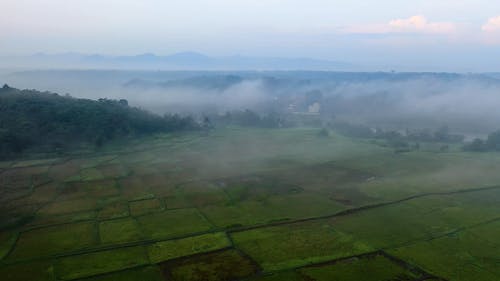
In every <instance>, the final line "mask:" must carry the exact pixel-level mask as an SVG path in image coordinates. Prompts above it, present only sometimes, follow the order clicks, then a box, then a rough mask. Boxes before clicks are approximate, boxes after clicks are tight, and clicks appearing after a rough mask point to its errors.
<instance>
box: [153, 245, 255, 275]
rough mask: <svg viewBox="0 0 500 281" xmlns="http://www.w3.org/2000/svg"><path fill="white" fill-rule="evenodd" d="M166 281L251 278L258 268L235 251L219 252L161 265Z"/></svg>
mask: <svg viewBox="0 0 500 281" xmlns="http://www.w3.org/2000/svg"><path fill="white" fill-rule="evenodd" d="M162 268H163V272H164V274H165V276H166V277H167V280H175V281H180V280H183V281H189V280H192V281H197V280H206V281H218V280H237V279H240V278H244V277H248V276H251V275H253V274H255V273H257V272H258V270H259V268H258V267H257V265H255V264H254V263H253V261H252V260H250V259H248V258H247V257H245V256H243V255H242V254H241V253H239V252H238V251H235V250H226V251H219V252H214V253H210V254H204V255H199V256H195V257H191V258H187V259H181V260H177V261H173V262H167V263H164V264H162Z"/></svg>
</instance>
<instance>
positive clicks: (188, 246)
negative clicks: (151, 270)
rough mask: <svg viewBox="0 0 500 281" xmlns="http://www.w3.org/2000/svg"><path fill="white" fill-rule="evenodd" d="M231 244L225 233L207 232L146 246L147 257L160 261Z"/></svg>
mask: <svg viewBox="0 0 500 281" xmlns="http://www.w3.org/2000/svg"><path fill="white" fill-rule="evenodd" d="M230 246H231V241H229V239H228V237H227V236H226V234H225V233H222V232H217V233H209V234H203V235H199V236H193V237H188V238H182V239H175V240H168V241H163V242H157V243H154V244H152V245H150V246H149V247H148V253H149V259H150V261H151V262H152V263H160V262H164V261H168V260H171V259H175V258H179V257H183V256H190V255H194V254H199V253H206V252H210V251H215V250H219V249H223V248H227V247H230Z"/></svg>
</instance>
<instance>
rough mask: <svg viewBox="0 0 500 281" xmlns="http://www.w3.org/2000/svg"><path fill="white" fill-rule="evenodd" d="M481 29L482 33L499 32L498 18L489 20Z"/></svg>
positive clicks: (499, 22)
mask: <svg viewBox="0 0 500 281" xmlns="http://www.w3.org/2000/svg"><path fill="white" fill-rule="evenodd" d="M481 29H482V30H483V31H484V32H500V16H498V17H494V18H490V19H489V20H488V21H487V22H486V23H485V24H484V25H483V27H482V28H481Z"/></svg>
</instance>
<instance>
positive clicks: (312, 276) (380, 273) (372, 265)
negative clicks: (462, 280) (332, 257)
mask: <svg viewBox="0 0 500 281" xmlns="http://www.w3.org/2000/svg"><path fill="white" fill-rule="evenodd" d="M298 272H300V274H301V275H302V276H304V277H305V278H304V280H317V281H328V280H364V281H380V280H408V281H410V280H415V281H417V280H422V279H423V277H427V276H423V275H422V273H421V272H412V271H410V270H408V269H406V268H404V267H403V266H401V265H400V264H397V263H395V262H394V261H391V260H389V259H388V258H386V257H384V256H383V255H380V254H375V255H370V256H364V257H359V258H351V259H347V260H342V261H339V262H335V263H333V264H331V265H321V266H311V267H305V268H301V269H300V270H298Z"/></svg>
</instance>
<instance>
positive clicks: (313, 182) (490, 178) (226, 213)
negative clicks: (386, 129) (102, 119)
mask: <svg viewBox="0 0 500 281" xmlns="http://www.w3.org/2000/svg"><path fill="white" fill-rule="evenodd" d="M0 167H1V173H0V183H1V186H2V187H3V189H2V190H1V192H2V197H0V198H1V199H0V200H1V202H0V203H1V205H0V206H1V207H0V208H1V215H0V219H1V224H0V280H7V281H9V280H42V281H45V280H52V281H59V280H82V281H83V280H88V281H99V280H101V281H107V280H109V281H117V280H124V281H125V280H145V281H159V280H267V281H272V280H303V281H310V280H318V281H320V280H367V281H372V280H373V281H378V280H381V281H382V280H459V281H482V280H485V281H486V280H488V281H494V280H500V270H499V268H500V242H499V241H500V240H499V238H500V173H499V171H500V154H498V153H471V152H462V151H459V150H458V149H450V150H449V151H446V152H430V151H425V150H422V151H412V152H407V153H394V151H393V149H391V148H388V147H383V146H380V145H378V144H377V143H375V142H371V141H368V140H359V139H352V138H347V137H344V136H341V135H337V134H335V133H332V134H331V135H330V136H328V137H318V129H315V128H294V129H248V128H245V129H243V128H226V129H216V130H214V131H212V132H210V133H208V134H202V133H197V132H195V133H189V132H186V133H177V134H164V135H156V136H154V137H148V138H143V139H138V140H135V141H134V142H130V143H127V144H119V145H118V144H117V145H115V146H112V145H109V146H106V147H104V148H102V149H101V150H100V151H99V152H93V153H88V154H75V155H65V156H60V157H59V158H51V159H28V160H22V161H10V162H3V163H0Z"/></svg>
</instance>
